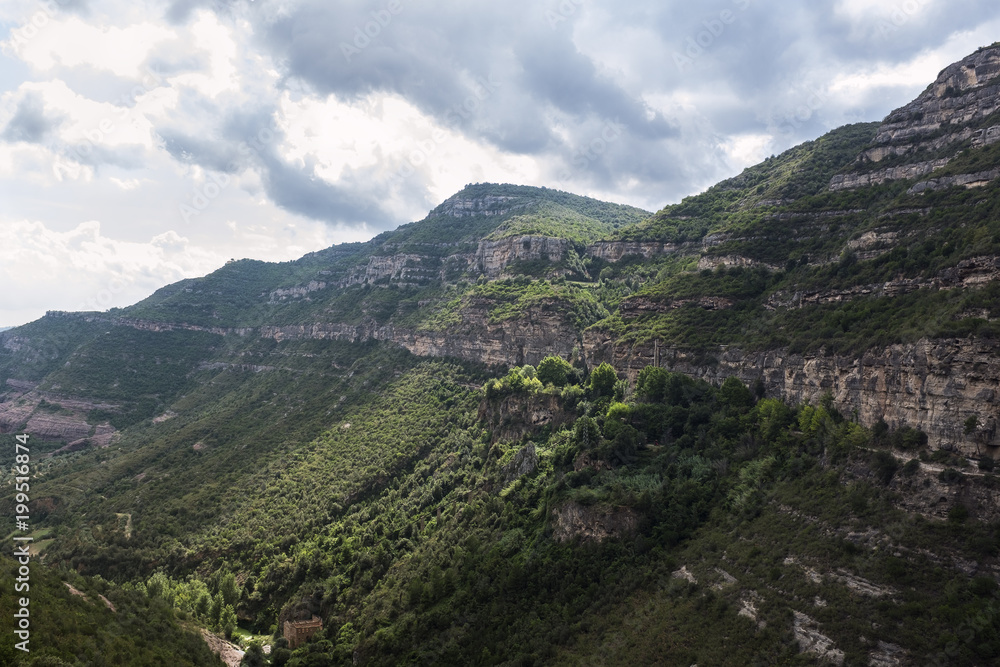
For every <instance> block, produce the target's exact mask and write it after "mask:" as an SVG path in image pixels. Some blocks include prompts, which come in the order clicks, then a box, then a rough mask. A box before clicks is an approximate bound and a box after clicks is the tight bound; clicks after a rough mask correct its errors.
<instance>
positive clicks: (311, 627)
mask: <svg viewBox="0 0 1000 667" xmlns="http://www.w3.org/2000/svg"><path fill="white" fill-rule="evenodd" d="M322 629H323V621H322V620H320V618H319V617H318V616H313V617H312V619H310V620H308V621H285V627H284V635H285V639H287V640H288V648H290V649H293V650H294V649H296V648H298V647H299V646H302V645H303V644H304V643H306V641H307V640H308V639H309V638H310V637H312V636H313V635H314V634H316V632H317V631H318V630H322Z"/></svg>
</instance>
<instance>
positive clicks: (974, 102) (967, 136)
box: [830, 48, 1000, 192]
mask: <svg viewBox="0 0 1000 667" xmlns="http://www.w3.org/2000/svg"><path fill="white" fill-rule="evenodd" d="M998 77H1000V50H998V49H996V48H986V49H980V50H979V51H977V52H976V53H974V54H972V55H971V56H969V57H967V58H965V59H963V60H962V61H960V62H957V63H955V64H953V65H950V66H949V67H947V68H945V69H944V70H942V71H941V73H940V74H939V75H938V77H937V80H936V81H935V82H934V83H933V84H931V85H930V86H929V87H928V88H927V89H926V90H924V92H923V93H921V94H920V96H918V97H917V98H916V99H915V100H913V101H912V102H910V103H909V104H907V105H906V106H904V107H901V108H899V109H896V110H895V111H893V112H892V113H891V114H889V116H888V117H886V119H885V121H883V123H882V125H881V127H880V128H879V130H878V132H877V134H876V135H875V139H874V141H873V142H872V143H873V145H872V147H871V148H869V149H867V150H865V151H864V152H863V153H862V154H861V155H860V156H859V157H858V165H859V167H861V168H859V169H856V170H854V171H853V172H849V173H845V174H838V175H836V176H834V177H833V179H832V180H831V182H830V190H834V191H837V190H847V189H853V188H858V187H865V186H869V185H879V184H881V183H884V182H886V181H891V180H899V179H914V178H921V177H923V176H926V175H928V174H930V173H932V172H933V171H934V170H936V169H939V168H940V167H942V166H944V165H945V164H947V163H948V162H949V161H950V160H951V159H952V158H953V157H954V155H955V154H956V153H957V151H958V150H959V149H961V148H962V147H964V146H965V145H967V144H971V145H972V146H973V147H982V146H987V145H990V144H993V143H995V142H997V141H998V140H1000V128H998V126H996V125H987V123H988V122H989V121H988V120H987V119H989V118H990V117H991V116H992V115H993V114H994V113H995V112H996V111H997V110H998V109H1000V79H998ZM935 155H936V157H935ZM920 156H925V157H923V159H921V157H920ZM928 157H931V158H933V159H927V158H928ZM888 158H893V159H895V160H896V161H899V160H900V159H903V160H906V159H909V160H911V161H910V162H909V163H908V164H903V165H898V166H892V167H888V168H885V169H881V170H874V171H873V170H872V169H871V168H870V166H871V165H872V164H873V163H879V162H881V161H883V160H886V159H888ZM972 176H982V175H980V174H976V175H967V178H966V177H961V176H959V177H950V179H944V180H943V181H942V182H934V183H931V184H928V185H925V186H923V188H922V189H920V190H916V191H917V192H920V191H924V190H928V189H934V188H937V187H952V186H954V185H966V186H970V185H979V184H982V183H983V182H984V181H985V182H988V181H990V180H993V178H995V176H993V177H990V178H972ZM935 180H936V179H935Z"/></svg>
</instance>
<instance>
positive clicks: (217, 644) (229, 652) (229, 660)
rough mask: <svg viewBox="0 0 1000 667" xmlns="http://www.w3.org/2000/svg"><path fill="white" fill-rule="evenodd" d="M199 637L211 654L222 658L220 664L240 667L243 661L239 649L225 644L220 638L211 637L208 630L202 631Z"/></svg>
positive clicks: (227, 643) (241, 652)
mask: <svg viewBox="0 0 1000 667" xmlns="http://www.w3.org/2000/svg"><path fill="white" fill-rule="evenodd" d="M201 636H202V638H203V639H204V640H205V643H206V644H208V648H210V649H212V652H213V653H215V654H216V655H218V656H219V657H220V658H222V662H224V663H226V665H227V666H228V667H240V662H242V660H243V651H241V650H240V649H239V647H238V646H236V645H235V644H231V643H230V642H227V641H226V640H225V639H223V638H222V637H218V636H216V635H213V634H212V633H211V632H209V631H208V630H202V631H201Z"/></svg>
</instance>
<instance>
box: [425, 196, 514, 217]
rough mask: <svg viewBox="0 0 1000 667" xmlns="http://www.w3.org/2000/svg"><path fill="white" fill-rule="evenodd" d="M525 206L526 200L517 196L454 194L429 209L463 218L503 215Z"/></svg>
mask: <svg viewBox="0 0 1000 667" xmlns="http://www.w3.org/2000/svg"><path fill="white" fill-rule="evenodd" d="M525 206H527V202H524V201H523V200H521V199H520V198H519V197H509V196H504V195H486V196H482V197H463V196H460V195H455V196H454V197H450V198H448V199H446V200H444V202H442V203H441V205H440V206H438V207H437V208H436V209H434V210H433V211H431V214H432V215H448V216H451V217H453V218H465V217H469V216H473V215H505V214H507V213H510V212H511V211H514V210H516V209H518V208H524V207H525Z"/></svg>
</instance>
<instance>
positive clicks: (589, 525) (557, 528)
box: [552, 501, 639, 542]
mask: <svg viewBox="0 0 1000 667" xmlns="http://www.w3.org/2000/svg"><path fill="white" fill-rule="evenodd" d="M552 526H553V530H552V537H553V538H554V539H555V540H556V541H557V542H569V541H572V540H575V539H579V540H580V541H581V542H602V541H604V540H606V539H608V538H609V537H624V536H626V535H631V534H632V533H634V532H635V531H636V529H637V528H638V526H639V516H638V515H637V514H636V513H635V511H634V510H633V509H632V508H630V507H605V506H603V505H595V506H587V505H581V504H580V503H577V502H572V501H571V502H567V503H564V504H563V505H560V506H559V507H557V508H555V509H554V510H553V512H552Z"/></svg>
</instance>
